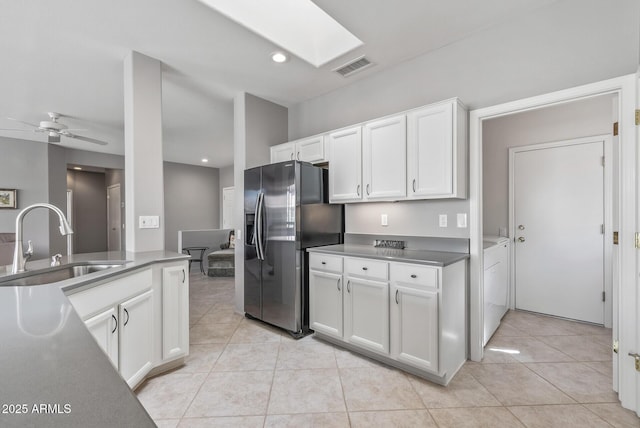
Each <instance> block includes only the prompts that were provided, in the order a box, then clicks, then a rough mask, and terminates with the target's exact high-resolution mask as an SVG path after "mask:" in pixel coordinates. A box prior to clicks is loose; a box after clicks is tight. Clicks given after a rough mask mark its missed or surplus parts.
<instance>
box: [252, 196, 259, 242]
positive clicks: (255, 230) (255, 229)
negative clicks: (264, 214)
mask: <svg viewBox="0 0 640 428" xmlns="http://www.w3.org/2000/svg"><path fill="white" fill-rule="evenodd" d="M259 206H260V193H258V196H257V197H256V207H255V208H254V210H253V233H252V234H251V245H255V246H256V249H257V246H258V245H257V244H256V235H257V234H258V207H259Z"/></svg>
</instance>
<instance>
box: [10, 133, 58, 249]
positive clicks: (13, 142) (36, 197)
mask: <svg viewBox="0 0 640 428" xmlns="http://www.w3.org/2000/svg"><path fill="white" fill-rule="evenodd" d="M48 170H49V162H48V150H47V144H43V143H38V142H33V141H27V140H19V139H15V138H5V137H0V188H2V189H17V190H18V209H16V210H13V209H0V232H3V233H4V232H14V231H15V221H16V217H17V215H18V213H19V212H20V210H21V209H23V208H25V207H27V206H29V205H31V204H35V203H37V202H48V201H49V185H48V181H49V174H48ZM60 208H61V209H62V210H63V211H66V205H63V206H61V207H60ZM48 217H49V215H48V214H47V212H46V211H45V210H42V209H39V210H35V211H32V212H31V213H29V214H28V215H27V216H26V217H25V220H24V241H25V245H26V241H27V240H31V241H32V242H33V246H34V256H33V259H39V258H44V257H48V256H49V221H48Z"/></svg>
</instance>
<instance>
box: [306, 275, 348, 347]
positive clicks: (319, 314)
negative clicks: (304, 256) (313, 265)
mask: <svg viewBox="0 0 640 428" xmlns="http://www.w3.org/2000/svg"><path fill="white" fill-rule="evenodd" d="M341 283H342V275H341V274H337V273H331V272H322V271H317V270H314V269H311V270H309V321H310V327H311V329H312V330H315V331H318V332H321V333H323V334H326V335H328V336H331V337H335V338H342V284H341Z"/></svg>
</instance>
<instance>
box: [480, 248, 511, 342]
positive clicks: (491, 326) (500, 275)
mask: <svg viewBox="0 0 640 428" xmlns="http://www.w3.org/2000/svg"><path fill="white" fill-rule="evenodd" d="M483 241H484V340H483V342H482V346H484V345H486V344H487V342H488V341H489V339H491V336H493V334H494V333H495V332H496V330H497V329H498V326H499V325H500V320H502V317H503V316H504V314H505V313H507V310H508V309H509V245H510V242H511V241H510V240H509V238H506V237H504V236H485V237H484V238H483Z"/></svg>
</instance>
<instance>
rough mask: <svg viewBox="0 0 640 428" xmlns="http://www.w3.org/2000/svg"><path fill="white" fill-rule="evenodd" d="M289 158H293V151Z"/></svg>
mask: <svg viewBox="0 0 640 428" xmlns="http://www.w3.org/2000/svg"><path fill="white" fill-rule="evenodd" d="M289 159H291V160H293V152H291V156H290V157H289Z"/></svg>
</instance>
